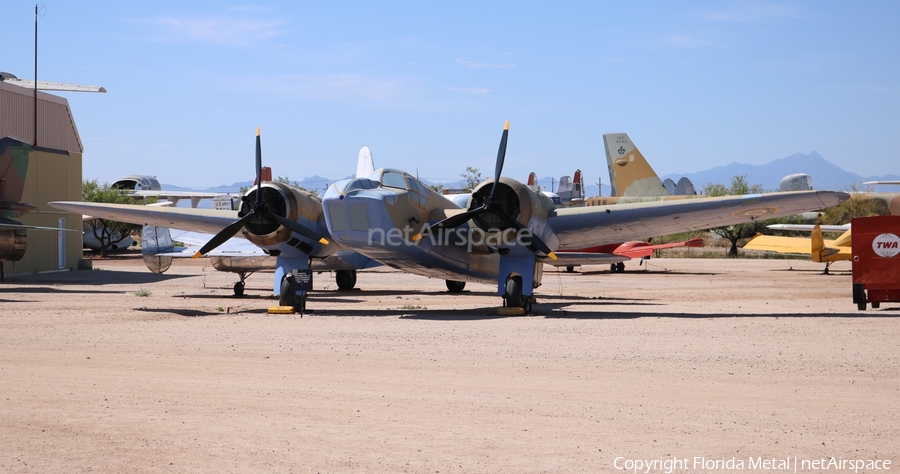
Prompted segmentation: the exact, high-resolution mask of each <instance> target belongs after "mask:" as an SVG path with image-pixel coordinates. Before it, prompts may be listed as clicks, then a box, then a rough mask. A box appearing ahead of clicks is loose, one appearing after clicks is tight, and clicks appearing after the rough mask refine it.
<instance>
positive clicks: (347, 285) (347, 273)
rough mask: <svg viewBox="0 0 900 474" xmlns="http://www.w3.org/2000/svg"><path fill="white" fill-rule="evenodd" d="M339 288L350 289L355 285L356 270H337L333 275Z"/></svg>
mask: <svg viewBox="0 0 900 474" xmlns="http://www.w3.org/2000/svg"><path fill="white" fill-rule="evenodd" d="M334 280H335V281H336V282H337V286H338V288H339V289H341V290H343V291H349V290H352V289H353V287H354V286H356V270H338V271H337V272H336V275H335V277H334Z"/></svg>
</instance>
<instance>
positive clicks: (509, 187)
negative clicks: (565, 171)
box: [469, 177, 558, 248]
mask: <svg viewBox="0 0 900 474" xmlns="http://www.w3.org/2000/svg"><path fill="white" fill-rule="evenodd" d="M498 186H499V188H498V189H497V194H496V196H495V198H494V199H495V200H496V201H498V202H499V203H500V208H501V209H502V210H503V211H504V212H505V213H506V214H507V215H509V216H510V217H512V218H513V219H515V220H516V221H518V222H519V223H520V224H522V225H523V226H525V227H528V228H529V229H530V230H531V231H532V232H534V233H535V234H536V235H537V236H538V237H540V238H541V239H542V240H544V241H545V242H546V243H547V244H548V245H549V246H550V247H551V248H556V246H557V244H558V239H556V237H555V236H554V235H553V233H552V231H550V229H549V228H548V227H547V226H546V225H545V224H546V222H547V216H548V215H550V212H551V211H552V210H553V209H555V208H556V206H555V205H554V204H553V201H551V200H550V198H548V197H547V196H544V195H543V194H541V193H536V192H534V191H533V190H532V189H531V188H529V187H528V186H526V185H524V184H522V183H520V182H518V181H516V180H514V179H512V178H505V177H501V178H500V183H499V185H498ZM493 188H494V181H493V180H490V181H485V182H484V183H481V184H480V185H478V187H476V188H475V190H474V191H473V192H472V199H471V200H470V201H469V209H475V208H477V207H480V206H481V205H482V204H483V203H484V201H485V200H486V199H488V198H489V197H490V195H491V191H492V190H493ZM472 222H473V223H474V224H475V227H477V228H478V229H480V230H482V231H484V232H485V233H487V234H488V235H491V234H496V233H497V231H499V232H501V233H508V232H513V231H514V230H513V228H512V226H511V225H510V224H509V223H508V222H506V220H504V219H503V218H502V217H500V216H499V215H497V214H495V213H493V212H490V211H487V212H484V213H481V214H479V215H477V216H475V217H473V218H472ZM503 241H509V236H506V235H504V237H503Z"/></svg>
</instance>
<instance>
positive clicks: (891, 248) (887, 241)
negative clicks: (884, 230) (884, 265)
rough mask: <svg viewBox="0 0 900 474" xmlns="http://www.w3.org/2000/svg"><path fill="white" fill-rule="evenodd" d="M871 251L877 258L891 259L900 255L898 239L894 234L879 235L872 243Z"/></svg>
mask: <svg viewBox="0 0 900 474" xmlns="http://www.w3.org/2000/svg"><path fill="white" fill-rule="evenodd" d="M872 250H874V251H875V253H876V254H877V255H878V256H879V257H888V258H890V257H893V256H895V255H897V254H898V253H900V237H897V236H896V235H894V234H881V235H879V236H878V237H875V240H873V241H872Z"/></svg>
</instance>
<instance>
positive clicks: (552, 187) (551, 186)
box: [550, 176, 556, 193]
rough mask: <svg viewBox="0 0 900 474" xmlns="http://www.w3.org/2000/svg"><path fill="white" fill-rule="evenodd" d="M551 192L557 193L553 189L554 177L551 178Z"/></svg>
mask: <svg viewBox="0 0 900 474" xmlns="http://www.w3.org/2000/svg"><path fill="white" fill-rule="evenodd" d="M550 192H551V193H555V192H556V190H554V189H553V177H552V176H551V177H550Z"/></svg>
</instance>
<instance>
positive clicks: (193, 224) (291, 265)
mask: <svg viewBox="0 0 900 474" xmlns="http://www.w3.org/2000/svg"><path fill="white" fill-rule="evenodd" d="M261 174H262V151H261V145H260V135H259V129H257V130H256V177H257V179H256V182H257V183H258V184H257V185H256V186H255V187H253V188H251V189H250V190H249V191H248V192H247V194H246V195H244V196H243V197H242V198H241V199H242V203H241V209H240V210H239V211H237V212H236V211H228V210H220V209H199V208H174V207H151V206H140V205H127V204H102V203H86V202H65V201H57V202H51V203H49V204H50V206H52V207H54V208H56V209H61V210H64V211H69V212H74V213H78V214H88V215H91V216H94V217H100V218H103V219H109V220H114V221H121V222H130V223H133V224H143V225H150V226H158V227H163V228H168V227H174V228H178V229H184V230H189V231H193V232H201V233H208V234H215V235H214V236H213V238H212V239H210V240H209V242H207V243H206V244H205V245H204V246H203V247H201V248H200V250H199V251H197V252H196V254H195V257H199V256H200V255H202V254H207V253H209V252H211V251H212V250H213V249H215V248H216V247H218V246H220V245H222V244H223V243H225V242H226V241H228V240H229V239H230V238H231V237H233V236H236V235H237V234H239V233H240V236H241V237H243V238H246V239H247V240H249V241H250V242H252V243H253V244H255V245H256V246H257V247H259V248H261V249H262V250H263V251H264V252H265V253H266V254H268V255H269V256H272V257H275V282H274V285H273V292H274V293H275V295H278V296H279V303H280V304H281V305H282V306H294V307H295V308H297V309H302V308H303V307H304V306H305V304H306V292H304V291H299V290H295V289H294V282H293V279H294V277H293V274H292V271H293V270H296V269H308V268H310V266H311V264H312V266H313V268H315V269H316V270H332V269H335V270H338V271H337V275H336V279H337V282H338V286H339V287H341V288H353V286H354V285H355V284H356V270H359V269H363V268H368V267H371V266H377V265H379V263H378V262H375V261H372V260H371V259H369V258H367V257H365V256H362V255H358V254H355V253H353V252H340V253H339V251H340V246H339V245H338V244H337V243H335V242H334V241H333V240H332V239H330V238H329V236H328V230H327V228H326V225H325V218H324V216H323V213H322V203H321V202H320V201H319V199H318V198H316V197H315V196H313V195H312V194H310V193H308V192H306V191H302V190H299V189H297V188H294V187H291V186H288V185H286V184H282V183H279V182H273V181H270V182H262V181H261V179H260V178H261ZM157 244H158V245H163V246H165V245H166V243H162V244H159V243H157ZM351 255H352V257H353V258H352V259H351ZM337 257H342V258H337ZM343 257H345V258H343ZM158 258H159V259H160V260H159V261H158V262H157V263H158V265H160V269H162V267H166V268H167V267H168V265H169V264H170V263H171V257H168V260H166V256H158ZM348 260H352V261H348ZM332 264H333V265H332ZM148 266H150V264H149V262H148ZM348 267H350V268H348ZM236 292H237V289H236Z"/></svg>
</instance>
